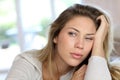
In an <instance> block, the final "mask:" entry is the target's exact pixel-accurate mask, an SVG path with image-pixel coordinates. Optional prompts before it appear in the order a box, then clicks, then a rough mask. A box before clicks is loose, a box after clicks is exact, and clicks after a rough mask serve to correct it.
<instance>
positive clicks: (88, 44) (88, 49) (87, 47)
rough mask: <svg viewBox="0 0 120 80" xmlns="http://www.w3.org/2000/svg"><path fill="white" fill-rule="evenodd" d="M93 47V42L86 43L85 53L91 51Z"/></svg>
mask: <svg viewBox="0 0 120 80" xmlns="http://www.w3.org/2000/svg"><path fill="white" fill-rule="evenodd" d="M92 47H93V42H91V43H86V44H85V48H84V51H85V53H86V54H88V53H89V52H90V51H91V49H92Z"/></svg>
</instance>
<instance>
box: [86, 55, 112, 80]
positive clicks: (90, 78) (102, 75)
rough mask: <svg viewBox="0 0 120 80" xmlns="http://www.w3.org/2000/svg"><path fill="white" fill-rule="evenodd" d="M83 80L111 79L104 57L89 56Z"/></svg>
mask: <svg viewBox="0 0 120 80" xmlns="http://www.w3.org/2000/svg"><path fill="white" fill-rule="evenodd" d="M84 80H112V79H111V75H110V72H109V69H108V65H107V61H106V59H105V58H103V57H99V56H91V58H90V59H89V63H88V67H87V70H86V74H85V78H84Z"/></svg>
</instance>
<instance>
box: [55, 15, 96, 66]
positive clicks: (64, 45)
mask: <svg viewBox="0 0 120 80" xmlns="http://www.w3.org/2000/svg"><path fill="white" fill-rule="evenodd" d="M95 32H96V27H95V24H94V22H93V21H92V19H90V18H89V17H84V16H76V17H74V18H72V19H71V20H70V21H68V22H67V23H66V24H65V26H64V28H63V29H62V30H61V31H60V33H59V35H58V36H57V37H55V38H54V40H53V41H54V43H55V44H56V49H57V50H56V52H57V53H56V55H57V56H58V57H57V59H58V58H59V59H61V60H62V61H63V62H64V63H66V64H67V65H69V66H77V65H79V64H80V63H81V62H82V61H83V60H84V59H85V58H86V57H87V55H88V54H89V52H90V50H91V49H92V45H93V42H94V36H95Z"/></svg>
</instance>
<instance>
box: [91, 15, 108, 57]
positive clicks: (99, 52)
mask: <svg viewBox="0 0 120 80" xmlns="http://www.w3.org/2000/svg"><path fill="white" fill-rule="evenodd" d="M97 20H100V26H99V28H98V30H97V32H96V35H95V41H94V45H93V50H92V55H93V56H100V57H105V51H104V45H103V43H104V41H105V40H106V38H107V33H108V29H109V24H108V22H107V20H106V18H105V16H104V15H101V16H99V17H98V18H97Z"/></svg>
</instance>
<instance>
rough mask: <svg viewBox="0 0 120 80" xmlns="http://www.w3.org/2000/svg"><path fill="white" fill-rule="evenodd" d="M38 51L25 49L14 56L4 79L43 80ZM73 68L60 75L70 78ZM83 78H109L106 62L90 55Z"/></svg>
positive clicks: (63, 77) (95, 79)
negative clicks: (25, 50)
mask: <svg viewBox="0 0 120 80" xmlns="http://www.w3.org/2000/svg"><path fill="white" fill-rule="evenodd" d="M38 55H39V53H38V51H37V50H32V51H27V52H24V53H22V54H19V55H18V56H16V58H15V60H14V62H13V65H12V67H11V69H10V71H9V73H8V76H7V78H6V80H43V78H42V63H41V62H40V61H39V60H38V58H37V57H38ZM73 71H74V70H71V71H69V72H68V73H67V74H65V75H63V76H61V77H60V80H70V79H71V77H72V74H73ZM84 80H111V76H110V72H109V70H108V66H107V62H106V60H105V59H104V58H102V57H99V56H91V58H90V59H89V63H88V67H87V71H86V74H85V79H84Z"/></svg>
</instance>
